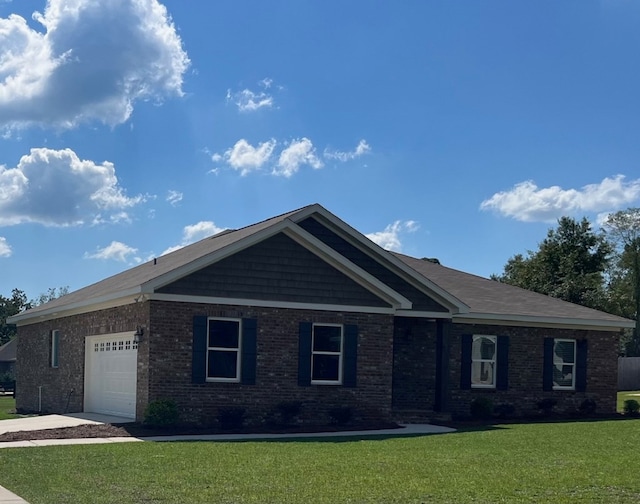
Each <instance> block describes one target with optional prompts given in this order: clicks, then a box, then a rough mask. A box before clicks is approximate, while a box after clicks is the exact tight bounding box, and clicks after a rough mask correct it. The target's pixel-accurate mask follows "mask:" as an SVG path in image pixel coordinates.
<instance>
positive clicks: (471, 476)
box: [0, 420, 640, 504]
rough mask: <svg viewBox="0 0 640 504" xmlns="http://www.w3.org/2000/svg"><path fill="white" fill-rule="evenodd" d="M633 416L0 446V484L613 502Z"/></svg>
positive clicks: (107, 494) (133, 498)
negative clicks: (271, 437) (461, 428)
mask: <svg viewBox="0 0 640 504" xmlns="http://www.w3.org/2000/svg"><path fill="white" fill-rule="evenodd" d="M638 446H640V421H638V420H618V421H593V422H588V421H584V422H566V423H555V424H554V423H546V424H545V423H537V424H521V425H515V424H514V425H503V426H500V425H497V426H493V427H488V428H486V429H483V430H474V431H466V432H457V433H453V434H445V435H433V436H422V437H405V438H403V437H396V438H388V439H368V440H332V441H317V440H307V441H295V442H294V441H291V442H235V443H233V442H226V443H224V442H193V443H184V442H180V443H131V444H113V445H93V446H67V447H44V448H23V449H3V450H0V467H2V473H1V476H0V484H2V485H4V486H6V487H8V488H9V489H10V490H12V491H13V492H16V493H17V494H18V495H20V496H22V497H23V498H25V499H26V500H28V501H29V502H31V503H32V504H44V503H46V504H51V503H66V504H74V503H88V502H91V503H93V504H103V503H122V504H128V503H131V504H138V503H140V504H142V503H145V504H152V503H178V502H180V503H182V502H184V503H193V504H198V503H237V504H242V503H292V504H293V503H301V504H302V503H304V504H307V503H331V504H333V503H345V502H351V503H471V502H473V503H489V502H491V503H493V502H523V503H587V502H589V503H596V502H598V503H600V502H607V503H615V502H620V503H621V502H638V501H639V500H640V478H639V477H638V470H637V468H638V462H639V457H638V455H637V447H638Z"/></svg>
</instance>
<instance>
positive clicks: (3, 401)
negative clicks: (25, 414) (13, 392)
mask: <svg viewBox="0 0 640 504" xmlns="http://www.w3.org/2000/svg"><path fill="white" fill-rule="evenodd" d="M15 411H16V400H15V399H14V398H13V397H11V396H8V395H0V420H9V419H11V418H18V415H16V414H15Z"/></svg>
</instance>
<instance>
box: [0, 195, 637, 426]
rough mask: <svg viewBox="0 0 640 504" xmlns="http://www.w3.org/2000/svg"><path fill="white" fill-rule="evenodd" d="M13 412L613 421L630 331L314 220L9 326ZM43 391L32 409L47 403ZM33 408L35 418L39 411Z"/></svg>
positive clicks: (284, 222)
mask: <svg viewBox="0 0 640 504" xmlns="http://www.w3.org/2000/svg"><path fill="white" fill-rule="evenodd" d="M9 321H10V322H11V323H15V324H17V326H18V365H17V380H18V387H19V389H20V394H19V395H18V398H17V401H18V403H17V407H18V408H21V409H23V410H37V409H39V408H40V406H39V405H41V409H42V410H43V411H49V412H65V411H69V412H77V411H88V412H99V413H108V414H115V415H120V416H123V417H130V418H136V419H138V420H141V419H142V418H143V415H144V410H145V407H146V406H147V404H149V402H150V401H153V400H155V399H160V398H173V399H175V400H176V401H177V403H178V405H179V408H180V411H181V414H182V416H183V419H185V420H195V421H200V422H211V421H212V420H213V419H215V418H216V416H217V413H218V411H219V409H220V408H225V407H233V406H238V407H244V408H246V410H247V413H248V414H249V416H250V418H251V420H252V421H254V422H258V421H260V419H261V418H264V417H265V416H266V415H268V414H269V412H270V411H273V408H274V407H275V406H276V405H277V404H278V403H280V402H283V401H293V400H299V401H303V402H304V408H303V412H304V413H303V418H305V419H307V420H309V421H317V422H321V421H324V420H325V419H326V418H327V411H328V410H329V409H330V408H332V407H335V406H348V407H352V408H353V409H354V411H355V412H357V414H358V415H359V416H360V417H365V418H384V419H391V418H393V419H396V420H406V419H427V418H429V417H430V416H431V415H432V414H433V413H434V412H440V413H441V414H442V413H448V412H450V413H453V414H465V413H468V412H469V407H470V404H471V401H472V400H473V399H474V398H477V397H482V396H485V397H489V398H490V399H491V400H492V401H493V403H494V404H499V403H504V402H508V403H511V404H513V405H514V406H515V408H516V410H517V412H518V413H527V412H532V411H534V410H536V408H537V406H536V403H537V402H538V401H540V400H541V399H544V398H554V399H556V400H557V402H558V408H559V409H560V410H566V409H568V408H575V407H577V406H579V405H580V403H581V402H582V401H583V400H584V399H585V398H592V399H594V400H595V401H596V402H597V406H598V410H599V411H603V412H607V411H608V412H613V411H615V407H616V388H617V387H616V385H617V384H616V380H617V378H616V377H617V349H618V337H619V334H620V331H621V329H623V328H628V327H632V325H633V322H632V321H629V320H627V319H623V318H620V317H617V316H614V315H609V314H607V313H603V312H599V311H596V310H591V309H589V308H585V307H582V306H577V305H573V304H570V303H566V302H564V301H560V300H558V299H553V298H550V297H546V296H543V295H540V294H535V293H532V292H529V291H526V290H522V289H519V288H517V287H513V286H509V285H505V284H501V283H498V282H495V281H491V280H487V279H484V278H480V277H477V276H474V275H469V274H467V273H463V272H460V271H456V270H453V269H450V268H446V267H444V266H441V265H439V264H434V263H433V262H429V261H425V260H420V259H415V258H412V257H408V256H405V255H402V254H396V253H391V252H388V251H385V250H383V249H382V248H380V247H379V246H377V245H376V244H374V243H373V242H371V241H370V240H369V239H367V238H366V237H365V236H364V235H362V234H361V233H360V232H358V231H356V230H355V229H353V228H352V227H350V226H349V225H348V224H346V223H344V222H343V221H341V220H340V219H339V218H338V217H336V216H335V215H333V214H331V213H330V212H328V211H327V210H325V209H324V208H323V207H321V206H320V205H311V206H307V207H304V208H301V209H299V210H295V211H293V212H290V213H287V214H284V215H280V216H277V217H274V218H271V219H268V220H266V221H263V222H259V223H257V224H254V225H251V226H248V227H245V228H242V229H238V230H228V231H224V232H222V233H220V234H218V235H215V236H212V237H210V238H206V239H204V240H201V241H199V242H197V243H194V244H192V245H189V246H186V247H184V248H182V249H180V250H177V251H175V252H172V253H170V254H167V255H164V256H161V257H158V258H157V259H153V260H151V261H149V262H147V263H144V264H141V265H139V266H137V267H135V268H132V269H130V270H127V271H125V272H123V273H120V274H118V275H115V276H113V277H110V278H107V279H105V280H103V281H101V282H98V283H96V284H93V285H90V286H88V287H85V288H83V289H80V290H78V291H76V292H73V293H70V294H68V295H66V296H64V297H61V298H58V299H55V300H53V301H50V302H49V303H46V304H44V305H41V306H38V307H36V308H33V309H31V310H28V311H26V312H23V313H20V314H18V315H15V316H13V317H11V318H10V320H9ZM39 392H40V395H39ZM39 401H40V402H39Z"/></svg>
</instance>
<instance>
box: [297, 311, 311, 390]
mask: <svg viewBox="0 0 640 504" xmlns="http://www.w3.org/2000/svg"><path fill="white" fill-rule="evenodd" d="M312 328H313V326H312V324H311V322H300V330H299V333H298V338H299V339H298V385H299V386H301V387H308V386H309V385H311V331H312Z"/></svg>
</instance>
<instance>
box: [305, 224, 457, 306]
mask: <svg viewBox="0 0 640 504" xmlns="http://www.w3.org/2000/svg"><path fill="white" fill-rule="evenodd" d="M298 225H299V226H300V227H301V228H303V229H304V230H305V231H307V232H309V233H311V234H312V235H313V236H315V237H316V238H318V239H319V240H320V241H322V242H323V243H324V244H326V245H328V246H329V247H331V248H332V249H334V250H335V251H337V252H339V253H340V254H342V255H343V256H344V257H346V258H347V259H349V260H350V261H351V262H353V263H354V264H356V265H358V266H359V267H360V268H362V269H363V270H365V271H366V272H368V273H370V274H371V275H373V276H374V277H376V278H377V279H379V280H380V281H382V282H383V283H385V284H386V285H388V286H389V287H391V288H392V289H394V290H395V291H397V292H399V293H400V294H402V295H403V296H405V297H406V298H408V299H410V300H411V301H412V302H413V309H414V310H424V311H435V312H446V311H447V309H446V308H445V307H443V306H442V305H440V304H438V303H437V302H436V301H434V300H433V299H431V298H430V297H429V296H427V295H426V294H424V293H422V292H421V291H419V290H418V289H416V288H415V287H413V286H412V285H411V284H409V283H408V282H406V281H405V280H403V279H402V278H400V277H399V276H398V275H396V274H395V273H393V272H392V271H390V270H389V269H387V268H385V267H384V266H383V265H381V264H380V263H379V262H377V261H375V260H373V259H372V258H371V257H369V256H368V255H367V254H365V253H363V252H362V251H360V250H359V249H357V248H356V247H354V246H353V245H351V244H350V243H349V242H347V241H346V240H345V239H343V238H341V237H340V236H338V235H337V234H336V233H334V232H333V231H331V230H330V229H328V228H327V227H325V226H324V225H322V224H321V223H320V222H319V221H317V220H316V219H314V218H313V217H309V218H307V219H305V220H303V221H302V222H299V223H298Z"/></svg>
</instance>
